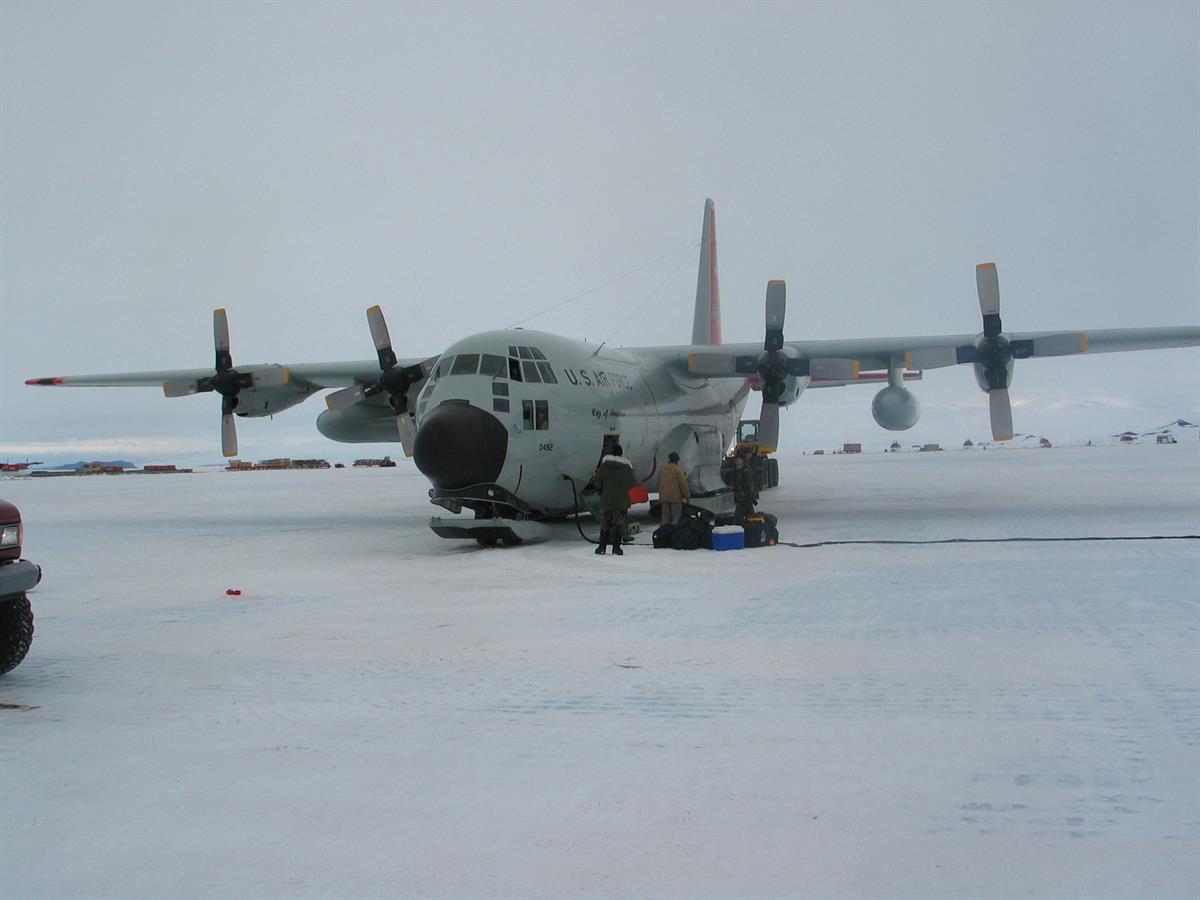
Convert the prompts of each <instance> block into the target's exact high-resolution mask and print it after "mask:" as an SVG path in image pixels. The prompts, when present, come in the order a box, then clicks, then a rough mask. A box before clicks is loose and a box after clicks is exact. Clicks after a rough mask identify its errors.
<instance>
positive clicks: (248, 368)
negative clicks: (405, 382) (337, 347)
mask: <svg viewBox="0 0 1200 900" xmlns="http://www.w3.org/2000/svg"><path fill="white" fill-rule="evenodd" d="M422 360H423V357H422V358H418V359H409V360H399V361H398V364H399V365H402V366H407V365H416V364H418V363H420V362H421V361H422ZM237 371H238V372H242V373H248V374H252V375H253V374H256V373H259V374H261V373H267V372H274V371H280V372H285V373H287V379H286V382H287V383H291V382H300V383H302V384H304V385H307V386H309V387H312V388H313V389H315V390H320V389H321V388H337V387H351V386H353V385H355V384H369V383H371V382H373V381H378V380H379V363H378V362H376V361H375V360H373V359H367V360H351V361H347V362H327V363H299V364H297V365H280V364H278V363H255V364H252V365H239V366H237ZM212 377H213V369H212V368H207V369H159V370H152V371H146V372H110V373H108V374H102V375H58V376H54V377H51V378H30V379H29V380H28V381H26V382H25V383H26V384H29V385H35V386H45V387H59V386H61V387H157V388H161V387H164V386H166V385H169V384H180V385H181V384H185V383H188V382H201V381H203V380H204V379H211V378H212Z"/></svg>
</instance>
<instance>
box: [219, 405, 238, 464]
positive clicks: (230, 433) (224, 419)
mask: <svg viewBox="0 0 1200 900" xmlns="http://www.w3.org/2000/svg"><path fill="white" fill-rule="evenodd" d="M221 452H222V453H223V454H225V456H237V452H238V443H237V426H236V425H234V424H233V413H231V412H228V413H225V414H224V415H222V416H221Z"/></svg>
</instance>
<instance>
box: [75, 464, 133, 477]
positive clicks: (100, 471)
mask: <svg viewBox="0 0 1200 900" xmlns="http://www.w3.org/2000/svg"><path fill="white" fill-rule="evenodd" d="M78 474H80V475H124V474H125V470H124V469H123V468H122V467H121V466H110V465H109V464H108V463H103V462H90V463H86V464H85V465H84V466H83V468H81V469H79V470H78Z"/></svg>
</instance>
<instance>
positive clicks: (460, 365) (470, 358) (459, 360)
mask: <svg viewBox="0 0 1200 900" xmlns="http://www.w3.org/2000/svg"><path fill="white" fill-rule="evenodd" d="M478 368H479V354H478V353H460V354H458V356H456V357H455V358H454V367H453V368H452V369H451V370H450V374H451V375H474V374H475V372H476V370H478Z"/></svg>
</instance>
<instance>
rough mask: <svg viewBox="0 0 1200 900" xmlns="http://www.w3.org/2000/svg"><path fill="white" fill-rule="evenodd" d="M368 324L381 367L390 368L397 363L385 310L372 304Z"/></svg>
mask: <svg viewBox="0 0 1200 900" xmlns="http://www.w3.org/2000/svg"><path fill="white" fill-rule="evenodd" d="M367 325H369V326H370V328H371V340H372V341H374V343H375V352H376V353H377V354H379V368H381V369H390V368H391V367H392V366H394V365H395V364H396V354H395V353H394V352H392V337H391V335H389V334H388V327H387V321H386V320H385V319H384V318H383V310H382V309H380V308H379V307H378V306H372V307H371V308H370V309H368V310H367Z"/></svg>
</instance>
